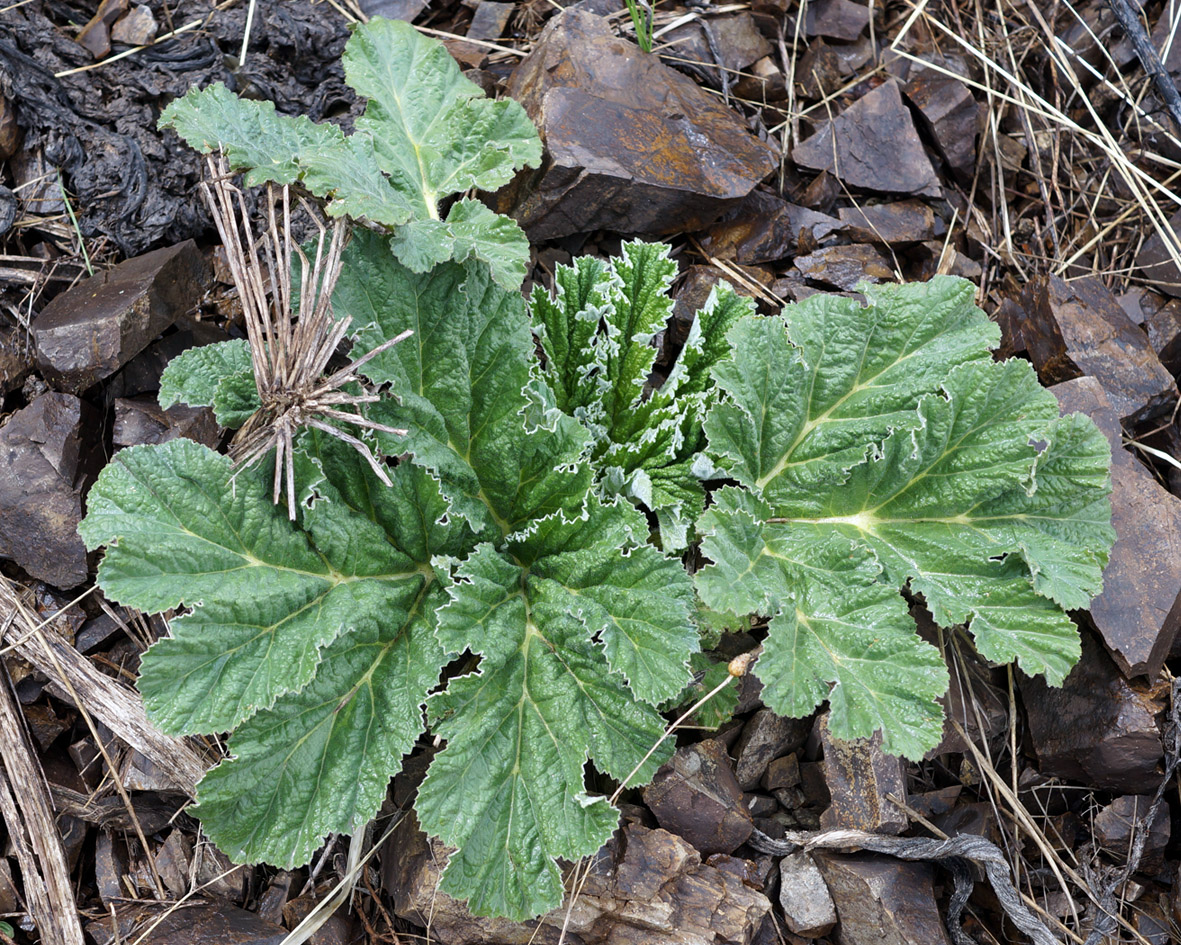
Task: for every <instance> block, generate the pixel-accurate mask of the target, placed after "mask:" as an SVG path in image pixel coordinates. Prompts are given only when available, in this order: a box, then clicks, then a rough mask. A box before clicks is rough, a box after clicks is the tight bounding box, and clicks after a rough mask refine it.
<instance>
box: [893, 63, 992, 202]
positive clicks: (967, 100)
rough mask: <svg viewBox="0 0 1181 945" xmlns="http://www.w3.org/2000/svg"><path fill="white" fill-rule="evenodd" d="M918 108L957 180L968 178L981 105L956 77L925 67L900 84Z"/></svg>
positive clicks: (978, 129) (970, 172)
mask: <svg viewBox="0 0 1181 945" xmlns="http://www.w3.org/2000/svg"><path fill="white" fill-rule="evenodd" d="M902 91H903V93H904V94H905V95H906V97H907V99H909V100H910V103H911V104H912V105H914V106H915V108H917V109H918V110H919V114H920V115H921V116H922V118H923V121H924V122H925V123H926V125H927V130H928V131H929V132H930V135H931V138H932V139H933V140H934V141H935V144H936V146H937V147H938V148H939V151H940V153H941V154H942V155H943V159H944V160H945V161H947V164H948V166H949V167H950V168H951V170H952V172H953V173H954V174H955V175H956V176H957V177H958V178H960V180H967V179H970V178H971V176H972V172H973V171H974V170H975V167H976V135H977V133H978V132H979V131H980V115H981V106H980V105H979V104H977V102H976V99H974V98H973V97H972V93H971V91H970V90H969V89H968V87H967V86H966V85H964V83H963V82H961V81H960V80H959V79H955V78H952V77H951V76H948V75H943V74H941V73H938V72H936V71H934V70H933V69H925V70H923V71H922V72H920V73H919V74H918V75H917V76H914V77H913V78H912V79H911V80H910V81H909V82H907V83H906V86H905V88H903V90H902Z"/></svg>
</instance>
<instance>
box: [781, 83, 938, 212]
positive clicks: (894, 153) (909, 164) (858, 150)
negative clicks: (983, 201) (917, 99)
mask: <svg viewBox="0 0 1181 945" xmlns="http://www.w3.org/2000/svg"><path fill="white" fill-rule="evenodd" d="M834 138H835V141H836V146H835V148H834V146H833V140H834ZM791 157H792V160H793V161H795V162H796V164H798V165H800V166H801V167H806V168H810V169H811V170H815V171H831V172H832V173H833V174H835V175H836V176H837V177H839V178H840V179H841V180H843V181H844V182H845V183H846V184H848V185H849V186H850V187H858V188H862V189H865V190H872V191H879V192H886V193H898V194H922V195H926V196H938V195H939V194H940V193H941V192H942V191H941V189H940V187H939V181H938V178H937V177H936V176H935V169H934V168H933V167H931V161H930V159H929V158H928V157H927V152H926V151H925V150H923V143H922V141H921V140H920V138H919V135H918V132H917V131H916V130H915V127H914V121H913V120H912V119H911V115H910V110H909V109H908V108H907V107H906V106H905V105H904V104H903V102H902V95H901V94H900V93H899V91H898V83H897V82H896V81H894V80H893V79H891V80H890V81H888V82H884V83H883V84H882V85H880V86H878V87H877V88H876V89H873V90H872V91H870V92H867V93H866V94H865V95H863V96H862V97H861V98H859V99H858V100H857V101H856V102H854V103H853V104H852V105H850V106H849V107H848V108H846V109H845V110H844V111H843V112H841V113H840V114H839V115H838V116H837V117H836V118H834V119H833V120H832V121H831V122H825V123H824V124H823V125H821V127H820V130H818V131H817V132H816V134H814V135H812V137H810V138H808V139H807V140H806V141H802V142H801V143H800V144H799V145H798V146H797V147H796V148H795V150H793V151H792V153H791Z"/></svg>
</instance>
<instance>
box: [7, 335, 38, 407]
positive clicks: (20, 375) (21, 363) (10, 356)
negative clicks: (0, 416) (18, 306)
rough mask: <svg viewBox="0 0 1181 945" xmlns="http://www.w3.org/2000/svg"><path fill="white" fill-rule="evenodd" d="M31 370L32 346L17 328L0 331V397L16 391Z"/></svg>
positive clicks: (27, 337) (26, 336)
mask: <svg viewBox="0 0 1181 945" xmlns="http://www.w3.org/2000/svg"><path fill="white" fill-rule="evenodd" d="M32 370H33V344H32V342H31V341H30V340H29V336H28V335H27V334H26V333H25V332H23V331H20V330H19V329H17V328H10V329H8V330H0V396H3V395H4V394H7V393H8V392H9V391H12V390H16V389H17V388H18V387H20V386H21V384H23V383H24V381H25V378H26V377H28V376H29V372H30V371H32Z"/></svg>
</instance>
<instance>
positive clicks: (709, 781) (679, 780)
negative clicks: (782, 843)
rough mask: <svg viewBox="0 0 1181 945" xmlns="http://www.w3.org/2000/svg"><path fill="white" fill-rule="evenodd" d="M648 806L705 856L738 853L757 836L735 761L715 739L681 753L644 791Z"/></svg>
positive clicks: (663, 824)
mask: <svg viewBox="0 0 1181 945" xmlns="http://www.w3.org/2000/svg"><path fill="white" fill-rule="evenodd" d="M644 803H645V804H647V805H648V807H649V809H650V810H651V811H652V813H653V814H654V815H655V816H656V820H657V822H658V823H659V824H660V826H661V827H663V828H664V829H665V830H669V831H671V832H672V833H675V834H677V836H679V837H683V838H684V839H685V840H686V841H688V842H689V843H690V844H692V845H693V846H694V847H695V848H696V849H698V850H700V851H701V853H702V854H703V855H705V856H708V855H709V854H711V853H733V852H734V851H735V850H736V849H738V847H740V846H741V845H742V844H743V843H745V842H746V839H747V838H748V837H749V836H750V835H751V832H752V831H753V830H754V825H753V823H752V822H751V815H750V811H749V810H748V809H747V807H746V805H745V804H743V803H742V788H740V787H739V786H738V782H737V781H736V780H735V778H734V770H733V769H732V768H731V767H730V757H729V755H727V754H726V749H725V748H724V747H723V746H722V745H721V744H720V743H719V742H716V741H714V740H713V739H706V740H705V741H701V742H697V743H696V744H693V745H687V746H685V747H684V748H680V749H678V750H677V752H676V754H674V755H673V757H672V758H671V759H670V760H669V761H668V762H666V763H665V764H664V765H663V766H662V767H661V768H660V770H659V771H657V772H656V777H655V778H653V780H652V783H651V784H649V785H648V787H646V788H644Z"/></svg>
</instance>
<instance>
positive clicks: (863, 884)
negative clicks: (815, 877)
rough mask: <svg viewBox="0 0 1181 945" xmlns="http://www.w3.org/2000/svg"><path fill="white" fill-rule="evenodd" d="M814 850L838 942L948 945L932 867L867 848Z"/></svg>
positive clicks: (848, 943)
mask: <svg viewBox="0 0 1181 945" xmlns="http://www.w3.org/2000/svg"><path fill="white" fill-rule="evenodd" d="M813 855H814V856H815V857H816V865H817V866H819V867H820V872H821V873H822V874H824V879H825V882H826V883H827V884H828V889H829V893H830V894H831V895H832V899H833V902H834V903H836V907H837V915H838V917H839V919H840V938H839V941H840V943H841V945H917V943H919V942H921V943H922V945H950V943H949V942H948V939H947V931H946V929H945V928H944V926H943V920H942V919H941V918H940V916H939V907H938V906H937V905H936V903H935V889H934V880H933V871H932V870H931V867H929V866H927V865H925V864H921V863H905V862H903V861H902V860H895V859H893V858H892V857H887V856H876V855H874V854H870V853H858V854H854V855H843V854H838V853H829V852H827V851H817V852H816V853H815V854H813Z"/></svg>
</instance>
